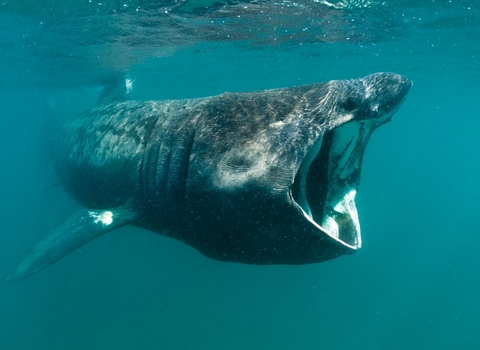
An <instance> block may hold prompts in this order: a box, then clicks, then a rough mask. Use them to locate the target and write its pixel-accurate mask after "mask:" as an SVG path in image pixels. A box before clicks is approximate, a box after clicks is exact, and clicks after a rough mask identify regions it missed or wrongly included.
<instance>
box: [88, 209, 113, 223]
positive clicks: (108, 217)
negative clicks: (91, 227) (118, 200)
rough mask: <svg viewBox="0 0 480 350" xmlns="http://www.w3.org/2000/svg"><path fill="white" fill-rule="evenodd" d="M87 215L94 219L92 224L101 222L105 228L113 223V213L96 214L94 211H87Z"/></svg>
mask: <svg viewBox="0 0 480 350" xmlns="http://www.w3.org/2000/svg"><path fill="white" fill-rule="evenodd" d="M88 215H90V217H91V218H94V219H95V220H94V223H96V224H98V223H99V222H101V223H102V224H104V225H105V226H108V225H110V224H111V223H112V222H113V213H112V212H111V211H104V212H103V213H100V214H98V213H96V212H94V211H89V212H88Z"/></svg>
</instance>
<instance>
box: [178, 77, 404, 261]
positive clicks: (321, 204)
mask: <svg viewBox="0 0 480 350" xmlns="http://www.w3.org/2000/svg"><path fill="white" fill-rule="evenodd" d="M411 85H412V83H411V81H410V80H408V79H407V78H404V77H402V76H400V75H398V74H392V73H377V74H372V75H369V76H367V77H364V78H361V79H352V80H334V81H330V82H327V83H320V84H314V85H309V86H304V87H298V88H287V89H279V90H271V91H266V92H259V93H250V94H246V95H243V94H232V95H225V96H223V97H219V98H218V99H216V100H212V109H209V107H206V109H209V113H208V115H209V119H208V121H209V122H210V123H212V120H218V122H216V123H217V124H215V125H216V126H215V130H210V126H209V127H208V128H209V130H203V129H202V131H200V132H199V134H201V135H202V138H204V139H205V140H208V144H207V145H206V144H204V143H201V144H200V146H199V147H196V145H198V144H199V143H194V147H193V148H192V152H193V153H194V154H195V157H191V163H190V165H191V169H201V170H199V171H198V173H203V174H209V175H210V174H211V175H212V176H211V178H206V181H205V182H203V183H202V181H201V180H199V179H196V178H195V176H196V175H195V173H193V172H192V173H189V177H190V176H192V177H191V179H192V181H190V182H189V183H190V184H192V186H191V187H190V189H189V190H188V192H189V193H191V194H192V195H191V196H190V198H191V199H192V202H191V203H193V204H195V203H197V202H198V200H200V198H202V199H201V200H203V201H204V203H208V204H207V205H206V206H205V212H202V210H201V209H200V210H199V208H193V205H192V207H191V208H189V209H188V210H187V217H188V216H190V213H191V215H192V219H191V222H193V224H191V225H190V226H189V227H188V229H187V230H186V232H191V231H192V230H195V231H196V232H198V235H197V236H194V239H193V240H191V239H192V237H188V238H187V239H186V241H187V242H188V243H190V244H191V245H193V246H195V247H197V249H199V250H200V251H202V252H203V253H204V254H205V255H208V256H211V257H214V258H216V259H221V260H228V261H240V262H247V263H265V264H274V263H293V264H297V263H309V262H317V261H323V260H328V259H331V258H334V257H336V256H339V255H342V254H347V253H352V252H354V251H356V250H357V249H358V248H360V247H361V235H360V223H359V219H358V214H357V208H356V205H355V196H356V193H357V189H358V187H359V183H360V172H361V165H362V158H363V154H364V151H365V147H366V145H367V143H368V140H369V138H370V136H371V134H372V132H373V131H374V130H375V129H376V128H377V127H378V126H380V125H382V124H384V123H386V122H388V121H389V120H390V119H391V117H392V115H393V114H394V113H395V111H396V110H397V109H398V108H399V106H400V105H401V103H402V101H403V100H404V99H405V96H406V95H407V93H408V91H409V89H410V87H411ZM229 115H231V117H228V116H229ZM215 116H218V117H215ZM212 118H213V119H212ZM215 118H217V119H215ZM220 122H221V125H219V123H220ZM205 125H207V122H205ZM198 139H199V138H197V140H198ZM207 149H210V150H211V151H208V152H207V151H206V150H207ZM201 152H202V153H203V154H204V157H202V158H200V157H198V154H200V153H201ZM196 162H199V163H198V165H197V164H196ZM207 162H208V166H206V165H205V164H206V163H207ZM207 167H210V169H211V170H209V171H205V168H207ZM201 183H202V184H201ZM207 192H208V193H207ZM196 193H199V195H198V196H196V195H193V194H196ZM212 213H216V214H215V217H216V222H217V223H216V224H215V225H214V227H212V223H211V222H210V220H211V216H212ZM193 216H194V218H193ZM189 221H190V219H189ZM214 221H215V220H214ZM203 227H205V228H206V229H205V232H203Z"/></svg>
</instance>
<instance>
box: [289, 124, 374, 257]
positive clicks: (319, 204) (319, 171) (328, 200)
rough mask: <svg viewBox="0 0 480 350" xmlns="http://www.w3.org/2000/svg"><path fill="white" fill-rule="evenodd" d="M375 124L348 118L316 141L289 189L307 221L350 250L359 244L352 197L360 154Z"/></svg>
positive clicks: (360, 241) (356, 215)
mask: <svg viewBox="0 0 480 350" xmlns="http://www.w3.org/2000/svg"><path fill="white" fill-rule="evenodd" d="M375 124H376V123H374V122H372V121H351V122H348V123H346V124H344V125H342V126H340V127H338V128H336V129H334V130H331V131H329V132H328V133H326V134H325V135H324V136H323V137H322V138H320V139H318V140H316V142H315V143H314V144H313V145H311V146H310V148H309V149H308V151H307V153H306V155H305V157H304V158H303V160H302V162H301V164H300V167H299V169H298V171H297V173H296V176H295V180H294V182H293V184H292V186H291V188H290V197H291V199H292V202H293V203H294V205H295V206H296V207H297V209H299V210H300V211H301V212H302V214H303V216H304V217H305V219H306V220H308V221H309V222H310V223H311V224H313V225H314V226H315V227H316V228H317V229H318V230H320V231H322V232H323V233H324V234H327V235H328V236H330V237H331V238H332V239H333V240H335V241H337V242H338V243H340V244H341V245H343V246H346V247H348V248H350V249H353V250H357V249H359V248H360V247H361V245H362V239H361V234H360V222H359V219H358V212H357V208H356V205H355V196H356V194H357V189H358V186H359V184H360V171H361V164H362V159H363V153H364V151H365V147H366V144H367V143H368V140H369V138H370V135H371V133H372V132H373V130H374V129H375V127H376V126H377V125H375Z"/></svg>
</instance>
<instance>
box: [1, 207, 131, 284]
mask: <svg viewBox="0 0 480 350" xmlns="http://www.w3.org/2000/svg"><path fill="white" fill-rule="evenodd" d="M137 218H138V213H137V212H136V211H135V210H133V209H132V207H131V206H130V205H125V206H121V207H117V208H113V209H104V210H95V209H82V210H79V211H77V212H76V213H74V214H73V215H71V216H70V217H69V218H68V219H67V220H65V221H64V222H63V223H62V224H61V225H60V226H59V227H57V228H56V229H54V230H53V231H51V232H50V234H48V235H47V236H46V237H45V238H43V239H42V240H41V241H40V242H38V243H37V244H36V245H35V246H33V247H32V249H30V251H29V252H28V253H27V255H26V256H25V258H24V259H23V260H22V262H21V263H20V265H18V267H17V268H16V269H15V271H14V272H13V273H12V275H10V277H8V279H7V281H17V280H21V279H24V278H25V277H28V276H30V275H32V274H34V273H36V272H38V271H40V270H42V269H44V268H46V267H47V266H49V265H51V264H53V263H55V262H56V261H58V260H60V259H61V258H63V257H64V256H65V255H67V254H69V253H71V252H72V251H74V250H75V249H77V248H79V247H80V246H82V245H84V244H85V243H88V242H89V241H91V240H92V239H94V238H97V237H98V236H101V235H103V234H104V233H107V232H109V231H112V230H114V229H116V228H118V227H120V226H124V225H127V224H129V223H132V222H133V221H135V220H136V219H137Z"/></svg>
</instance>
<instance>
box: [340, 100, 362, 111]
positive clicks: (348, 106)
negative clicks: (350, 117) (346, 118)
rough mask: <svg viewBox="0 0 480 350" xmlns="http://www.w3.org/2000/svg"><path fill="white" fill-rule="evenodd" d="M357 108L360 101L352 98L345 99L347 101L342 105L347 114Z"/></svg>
mask: <svg viewBox="0 0 480 350" xmlns="http://www.w3.org/2000/svg"><path fill="white" fill-rule="evenodd" d="M359 106H360V101H359V100H358V99H356V98H354V97H349V98H347V100H346V101H345V102H344V103H343V108H344V109H345V110H346V111H347V112H351V111H353V110H355V109H357V108H358V107H359Z"/></svg>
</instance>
